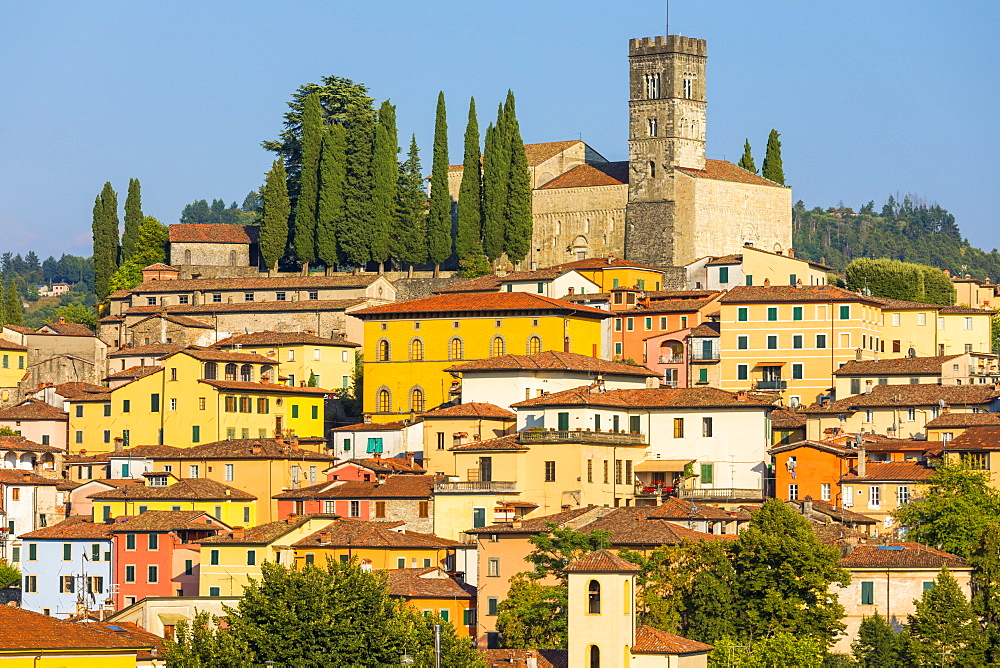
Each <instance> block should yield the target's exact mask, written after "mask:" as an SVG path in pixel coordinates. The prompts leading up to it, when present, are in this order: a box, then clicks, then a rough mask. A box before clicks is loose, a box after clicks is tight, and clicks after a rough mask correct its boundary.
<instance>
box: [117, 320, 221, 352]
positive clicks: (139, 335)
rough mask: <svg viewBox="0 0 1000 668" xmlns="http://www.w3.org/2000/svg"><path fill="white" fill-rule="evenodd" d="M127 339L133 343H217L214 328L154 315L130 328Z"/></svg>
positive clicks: (201, 344) (141, 344)
mask: <svg viewBox="0 0 1000 668" xmlns="http://www.w3.org/2000/svg"><path fill="white" fill-rule="evenodd" d="M127 339H128V341H129V342H131V343H132V345H135V346H145V345H149V344H153V343H173V344H177V345H181V346H208V345H211V344H213V343H215V337H214V330H213V329H207V328H205V327H185V326H183V325H178V324H177V323H175V322H171V321H169V320H167V319H166V318H160V317H153V318H149V319H148V320H145V321H141V322H138V323H136V324H135V325H133V326H132V327H130V328H129V333H128V334H127Z"/></svg>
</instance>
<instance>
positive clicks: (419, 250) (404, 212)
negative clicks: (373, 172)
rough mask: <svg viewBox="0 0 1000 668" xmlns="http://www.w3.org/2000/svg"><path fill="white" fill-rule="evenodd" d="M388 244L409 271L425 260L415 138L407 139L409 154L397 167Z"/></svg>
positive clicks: (423, 198) (421, 187) (424, 203)
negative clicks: (395, 213) (396, 208)
mask: <svg viewBox="0 0 1000 668" xmlns="http://www.w3.org/2000/svg"><path fill="white" fill-rule="evenodd" d="M391 241H392V244H393V252H392V255H393V257H395V258H396V259H398V260H399V261H400V262H401V263H402V264H404V265H408V266H409V268H410V271H411V272H412V270H413V265H415V264H420V263H421V262H426V261H427V196H426V194H425V191H424V177H423V173H422V170H421V169H420V151H419V149H418V148H417V138H416V136H412V137H411V138H410V151H409V152H408V153H407V154H406V160H405V161H404V162H403V164H402V165H400V170H399V213H398V216H397V217H396V230H395V232H394V233H393V235H392V240H391Z"/></svg>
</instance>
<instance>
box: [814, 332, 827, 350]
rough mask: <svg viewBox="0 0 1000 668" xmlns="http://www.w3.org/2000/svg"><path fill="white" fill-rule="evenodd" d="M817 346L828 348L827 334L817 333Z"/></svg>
mask: <svg viewBox="0 0 1000 668" xmlns="http://www.w3.org/2000/svg"><path fill="white" fill-rule="evenodd" d="M816 347H817V348H826V334H817V335H816Z"/></svg>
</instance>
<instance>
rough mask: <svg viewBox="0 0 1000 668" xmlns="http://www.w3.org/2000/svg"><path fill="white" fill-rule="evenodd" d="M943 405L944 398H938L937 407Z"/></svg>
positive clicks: (942, 406)
mask: <svg viewBox="0 0 1000 668" xmlns="http://www.w3.org/2000/svg"><path fill="white" fill-rule="evenodd" d="M944 406H945V402H944V399H938V407H939V408H944Z"/></svg>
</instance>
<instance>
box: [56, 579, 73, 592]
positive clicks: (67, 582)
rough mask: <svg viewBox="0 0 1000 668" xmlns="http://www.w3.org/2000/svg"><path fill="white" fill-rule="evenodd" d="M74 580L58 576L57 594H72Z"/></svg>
mask: <svg viewBox="0 0 1000 668" xmlns="http://www.w3.org/2000/svg"><path fill="white" fill-rule="evenodd" d="M73 580H74V578H73V576H72V575H60V576H59V593H60V594H72V593H74V592H75V591H76V587H75V586H74V584H75V583H74V581H73Z"/></svg>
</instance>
